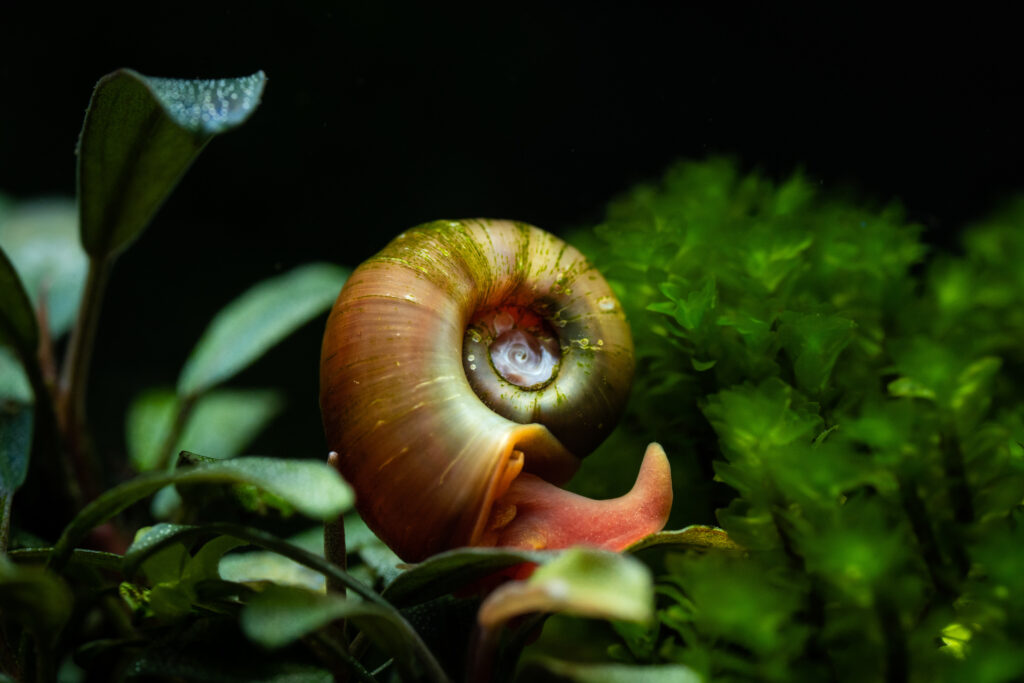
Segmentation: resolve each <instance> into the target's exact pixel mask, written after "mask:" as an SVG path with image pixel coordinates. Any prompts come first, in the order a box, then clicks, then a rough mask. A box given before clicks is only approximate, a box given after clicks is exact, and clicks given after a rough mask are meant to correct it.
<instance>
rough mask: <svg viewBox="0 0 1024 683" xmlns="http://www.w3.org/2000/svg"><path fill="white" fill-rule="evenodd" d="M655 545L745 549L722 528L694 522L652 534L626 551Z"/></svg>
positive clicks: (694, 548)
mask: <svg viewBox="0 0 1024 683" xmlns="http://www.w3.org/2000/svg"><path fill="white" fill-rule="evenodd" d="M654 546H670V547H673V548H680V549H685V550H710V549H712V548H717V549H720V550H743V547H742V546H740V545H739V544H738V543H736V542H735V541H733V540H732V539H731V538H729V534H727V533H725V531H723V530H722V529H719V528H717V527H713V526H704V525H701V524H694V525H692V526H688V527H686V528H685V529H678V530H676V531H660V532H658V533H656V534H651V535H650V536H648V537H646V538H642V539H640V540H639V541H637V542H636V543H634V544H633V545H631V546H629V547H628V548H626V550H625V552H627V553H635V552H638V551H640V550H644V549H645V548H651V547H654Z"/></svg>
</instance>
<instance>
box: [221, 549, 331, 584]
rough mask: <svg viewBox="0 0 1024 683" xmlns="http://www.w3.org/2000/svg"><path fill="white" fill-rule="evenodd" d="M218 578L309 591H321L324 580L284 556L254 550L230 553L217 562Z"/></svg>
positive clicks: (316, 573)
mask: <svg viewBox="0 0 1024 683" xmlns="http://www.w3.org/2000/svg"><path fill="white" fill-rule="evenodd" d="M219 569H220V576H221V578H222V579H224V580H225V581H234V582H236V583H257V582H265V581H269V582H272V583H276V584H279V585H282V586H298V587H300V588H309V589H311V590H317V591H322V590H323V589H324V577H323V575H321V574H320V573H319V572H316V571H314V570H312V569H310V568H308V567H305V566H303V565H301V564H299V563H298V562H296V561H295V560H290V559H288V558H287V557H284V556H283V555H278V554H277V553H272V552H267V551H265V550H254V551H251V552H247V553H232V554H230V555H227V556H225V557H223V558H222V559H221V561H220V568H219Z"/></svg>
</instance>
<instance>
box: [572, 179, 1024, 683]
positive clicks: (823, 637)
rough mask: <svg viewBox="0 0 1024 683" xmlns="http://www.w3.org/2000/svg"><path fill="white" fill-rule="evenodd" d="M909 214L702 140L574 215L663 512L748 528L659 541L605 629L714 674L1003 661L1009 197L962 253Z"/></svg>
mask: <svg viewBox="0 0 1024 683" xmlns="http://www.w3.org/2000/svg"><path fill="white" fill-rule="evenodd" d="M920 232H921V231H920V228H919V227H917V226H914V225H909V224H907V223H906V221H905V219H904V218H903V215H902V213H901V211H900V210H899V208H898V207H896V206H888V207H884V208H881V209H864V208H858V207H857V206H854V205H852V204H850V203H849V202H843V201H838V200H834V199H831V198H829V197H822V196H819V193H817V192H816V191H815V188H814V186H813V185H812V184H811V183H810V182H809V181H808V180H806V179H805V178H804V177H803V176H801V175H799V174H798V175H796V176H794V177H793V178H791V179H790V180H788V181H786V182H784V183H781V184H778V185H776V184H775V183H772V182H771V181H769V180H767V179H765V178H763V177H761V176H759V175H757V174H750V175H743V174H741V173H739V172H738V171H737V169H736V167H735V165H733V164H731V163H729V162H727V161H723V160H713V161H709V162H706V163H685V164H681V165H679V166H676V167H675V168H673V169H672V170H670V171H669V172H668V174H667V175H666V177H665V178H664V180H663V182H661V183H659V184H657V185H647V186H643V187H639V188H637V189H635V190H633V191H632V192H631V193H629V194H628V195H626V196H625V197H623V198H621V199H619V200H617V201H616V202H614V203H613V204H612V205H611V207H610V209H609V212H608V217H607V220H606V222H605V223H603V224H602V225H601V226H599V227H598V228H597V230H596V234H597V237H596V239H592V238H588V237H587V236H586V235H584V236H583V241H585V243H586V244H587V247H588V249H589V252H590V255H591V256H592V258H593V260H594V261H595V263H596V265H597V266H598V268H599V269H601V270H602V271H603V272H605V273H606V274H607V275H608V276H609V278H610V279H611V280H612V281H613V283H614V286H616V287H617V289H618V293H619V295H620V299H621V300H622V301H623V303H624V306H626V307H627V310H628V314H629V317H630V320H631V322H632V325H633V330H634V336H635V338H636V345H637V354H638V370H637V381H636V384H635V386H634V394H633V397H632V399H631V404H630V408H629V414H628V416H627V420H626V426H625V429H626V430H627V431H628V432H629V433H631V434H632V435H634V438H641V439H656V440H659V441H661V442H662V443H663V444H664V445H665V447H666V450H667V451H668V453H669V455H670V457H671V458H672V459H673V466H674V469H675V480H676V501H677V502H676V507H675V512H674V519H675V521H677V522H678V521H680V520H679V516H680V515H682V516H683V519H685V520H687V521H693V520H698V519H699V520H707V518H708V517H709V516H710V515H711V514H715V515H716V517H717V520H718V521H719V522H720V524H721V526H722V527H723V528H724V529H725V530H726V531H727V532H728V533H729V534H730V536H731V537H732V538H733V539H734V540H735V541H737V542H738V543H740V544H741V545H742V546H744V547H745V548H746V550H747V552H746V553H745V554H744V555H742V556H736V555H728V556H721V555H716V554H711V555H704V556H697V555H686V556H682V555H678V554H675V555H672V554H670V555H669V556H668V557H667V558H666V559H665V561H664V564H663V566H662V567H661V572H662V574H661V578H660V579H659V582H660V589H661V595H662V597H661V599H660V602H659V606H660V609H659V619H658V623H657V625H656V626H655V627H654V631H653V633H650V632H647V633H643V634H640V635H638V634H636V633H633V635H632V638H633V642H632V645H633V647H631V648H630V649H628V650H625V651H620V652H633V653H637V652H642V653H644V654H643V659H644V660H646V661H650V662H658V661H665V662H681V663H686V664H689V665H691V666H692V667H694V668H695V669H696V670H698V671H699V672H701V673H702V675H704V676H705V677H706V678H708V679H710V680H774V681H795V680H855V681H860V680H864V681H868V680H890V681H900V680H919V681H935V680H972V681H1003V680H1016V679H1018V678H1019V677H1020V676H1021V675H1022V673H1024V660H1022V659H1020V658H1019V656H1015V655H1014V653H1015V652H1020V651H1021V650H1022V648H1024V642H1022V634H1024V630H1022V624H1021V618H1022V614H1024V612H1022V611H1021V609H1020V604H1019V603H1020V600H1021V595H1022V593H1021V585H1020V581H1021V578H1020V577H1022V576H1024V548H1022V546H1021V544H1020V542H1019V537H1020V534H1021V530H1020V529H1021V527H1020V515H1021V511H1022V508H1021V503H1022V500H1024V446H1022V445H1021V444H1022V442H1024V392H1022V391H1021V389H1020V386H1021V384H1020V381H1019V380H1020V378H1021V375H1022V369H1024V344H1022V340H1024V322H1022V321H1024V315H1022V305H1021V302H1024V202H1017V203H1014V204H1011V205H1009V206H1008V207H1007V208H1005V209H1004V210H1003V211H1002V212H1001V213H999V214H997V215H996V216H995V217H994V218H993V219H991V220H989V221H986V222H984V223H981V224H979V225H976V226H973V227H971V228H970V229H969V230H967V231H966V232H965V233H964V237H963V245H964V247H963V253H962V254H960V255H951V254H930V253H929V252H928V250H927V249H926V247H925V246H924V245H923V244H922V243H921V241H920ZM622 438H624V439H628V438H630V437H628V436H627V437H622ZM704 472H707V473H709V474H710V473H711V472H713V478H714V482H715V483H714V484H711V485H708V484H707V483H706V482H708V481H709V480H710V479H711V477H710V476H709V477H707V478H704V477H702V476H701V473H704ZM680 475H682V476H680ZM630 633H632V632H630ZM643 639H646V641H647V642H653V644H652V645H650V646H648V647H647V648H646V649H644V648H641V647H639V643H640V642H641V640H643Z"/></svg>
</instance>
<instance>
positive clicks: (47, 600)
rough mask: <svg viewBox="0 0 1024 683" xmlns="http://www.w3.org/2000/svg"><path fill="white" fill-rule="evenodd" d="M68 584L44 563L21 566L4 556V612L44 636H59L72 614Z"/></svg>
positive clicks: (0, 563) (0, 567)
mask: <svg viewBox="0 0 1024 683" xmlns="http://www.w3.org/2000/svg"><path fill="white" fill-rule="evenodd" d="M73 602H74V600H73V598H72V595H71V591H70V590H69V589H68V587H67V584H65V583H64V581H63V580H62V579H61V578H60V577H59V576H57V575H56V574H53V573H52V572H50V571H47V570H46V569H43V568H41V567H19V566H16V565H14V564H12V563H11V562H10V561H9V560H8V559H7V558H6V557H5V556H0V612H2V613H3V615H4V616H5V617H7V618H13V619H14V620H16V621H18V622H21V623H23V624H26V625H27V626H28V627H29V628H30V629H32V630H33V631H35V632H36V634H37V635H38V636H40V637H50V638H53V637H56V635H57V633H58V632H59V631H60V629H61V628H62V627H63V626H64V622H66V621H67V619H68V617H69V616H71V606H72V604H73Z"/></svg>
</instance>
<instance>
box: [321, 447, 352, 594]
mask: <svg viewBox="0 0 1024 683" xmlns="http://www.w3.org/2000/svg"><path fill="white" fill-rule="evenodd" d="M338 460H339V456H338V454H337V453H336V452H334V451H331V452H330V454H329V455H328V456H327V464H328V465H330V466H331V467H333V468H334V469H338ZM347 552H348V550H347V548H346V547H345V517H344V515H338V518H337V519H333V520H331V521H329V522H324V557H326V558H327V561H328V562H330V563H332V564H334V565H336V566H337V567H338V568H339V569H341V571H347V570H348V557H347ZM327 592H328V593H337V594H338V595H341V596H342V597H345V584H343V583H341V582H340V581H337V580H335V579H332V578H331V577H330V576H328V577H327Z"/></svg>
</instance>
